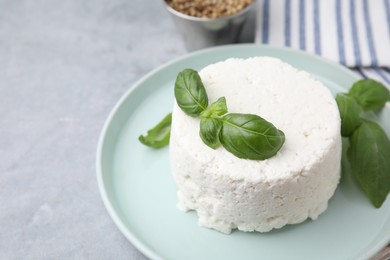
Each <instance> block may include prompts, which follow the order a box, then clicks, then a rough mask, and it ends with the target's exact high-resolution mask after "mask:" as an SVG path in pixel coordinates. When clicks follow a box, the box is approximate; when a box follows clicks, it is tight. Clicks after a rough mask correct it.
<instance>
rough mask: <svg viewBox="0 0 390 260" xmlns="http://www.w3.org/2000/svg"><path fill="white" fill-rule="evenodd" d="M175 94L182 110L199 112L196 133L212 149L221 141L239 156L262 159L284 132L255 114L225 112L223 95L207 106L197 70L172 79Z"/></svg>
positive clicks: (276, 146) (273, 150) (274, 148)
mask: <svg viewBox="0 0 390 260" xmlns="http://www.w3.org/2000/svg"><path fill="white" fill-rule="evenodd" d="M175 98H176V102H177V104H178V105H179V107H180V108H181V109H182V110H183V112H184V113H186V114H187V115H190V116H200V128H199V129H200V130H199V135H200V137H201V139H202V141H203V142H204V143H205V144H206V145H207V146H209V147H210V148H212V149H216V148H218V147H219V146H220V145H222V146H223V147H224V148H225V149H226V150H228V151H229V152H230V153H232V154H234V155H235V156H237V157H238V158H242V159H250V160H265V159H268V158H270V157H272V156H274V155H275V154H276V153H277V152H278V151H279V150H280V148H281V147H282V145H283V143H284V140H285V136H284V133H283V132H282V131H281V130H278V129H277V128H276V127H275V126H274V125H273V124H271V123H270V122H268V121H267V120H265V119H264V118H261V117H260V116H258V115H252V114H238V113H231V114H229V113H228V109H227V105H226V99H225V97H221V98H219V99H218V100H217V101H215V102H214V103H212V104H211V105H210V106H208V97H207V93H206V89H205V88H204V86H203V83H202V81H201V80H200V77H199V74H198V72H196V71H195V70H192V69H185V70H183V71H182V72H180V73H179V75H178V76H177V79H176V82H175Z"/></svg>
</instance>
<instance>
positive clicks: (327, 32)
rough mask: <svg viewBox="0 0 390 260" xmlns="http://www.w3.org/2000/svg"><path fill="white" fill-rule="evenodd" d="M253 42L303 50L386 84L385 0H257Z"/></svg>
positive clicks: (389, 75)
mask: <svg viewBox="0 0 390 260" xmlns="http://www.w3.org/2000/svg"><path fill="white" fill-rule="evenodd" d="M257 2H258V3H257V4H258V5H257V8H258V10H257V11H258V12H257V15H258V19H257V33H256V42H258V43H262V44H271V45H274V46H287V47H292V48H296V49H301V50H306V51H308V52H312V53H314V54H317V55H321V56H324V57H326V58H328V59H331V60H333V61H336V62H339V63H340V64H342V65H345V66H348V67H349V68H351V69H353V70H354V71H355V72H356V73H358V74H360V75H361V76H362V77H364V78H373V79H375V80H378V81H381V82H382V83H384V84H385V85H387V86H388V87H389V88H390V0H257Z"/></svg>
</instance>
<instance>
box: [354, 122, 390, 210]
mask: <svg viewBox="0 0 390 260" xmlns="http://www.w3.org/2000/svg"><path fill="white" fill-rule="evenodd" d="M349 141H350V145H349V147H348V150H347V156H348V161H349V162H350V165H351V174H352V175H353V177H354V178H355V179H356V181H357V183H358V184H359V185H360V187H361V188H362V189H363V191H364V192H365V193H366V195H367V196H368V197H369V199H370V200H371V202H372V203H373V204H374V206H375V207H377V208H379V207H380V206H381V205H382V204H383V202H384V201H385V199H386V196H387V194H388V193H389V192H390V141H389V139H388V138H387V136H386V133H385V132H384V131H383V130H382V128H381V127H380V126H379V125H378V124H376V123H374V122H372V121H369V120H364V121H363V123H362V124H361V125H360V126H359V127H358V128H356V130H355V131H354V132H353V134H352V136H351V137H350V138H349Z"/></svg>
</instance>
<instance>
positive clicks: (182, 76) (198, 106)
mask: <svg viewBox="0 0 390 260" xmlns="http://www.w3.org/2000/svg"><path fill="white" fill-rule="evenodd" d="M175 98H176V102H177V104H178V105H179V107H180V108H181V109H182V110H183V111H184V113H186V114H187V115H189V116H199V115H200V113H201V112H202V111H204V110H206V109H207V106H208V102H209V101H208V97H207V93H206V89H205V88H204V86H203V83H202V80H201V79H200V76H199V74H198V72H197V71H195V70H192V69H185V70H183V71H182V72H180V73H179V74H178V75H177V78H176V82H175Z"/></svg>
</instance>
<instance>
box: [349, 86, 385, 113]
mask: <svg viewBox="0 0 390 260" xmlns="http://www.w3.org/2000/svg"><path fill="white" fill-rule="evenodd" d="M348 94H349V95H350V96H352V97H354V98H356V100H357V101H358V103H359V104H360V105H361V106H362V107H363V109H364V110H378V109H381V108H383V107H384V105H385V103H386V102H387V101H390V91H389V90H388V89H387V88H386V87H385V86H384V85H383V84H381V83H380V82H377V81H375V80H372V79H363V80H359V81H357V82H356V83H354V84H353V85H352V88H351V89H350V90H349V92H348Z"/></svg>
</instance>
